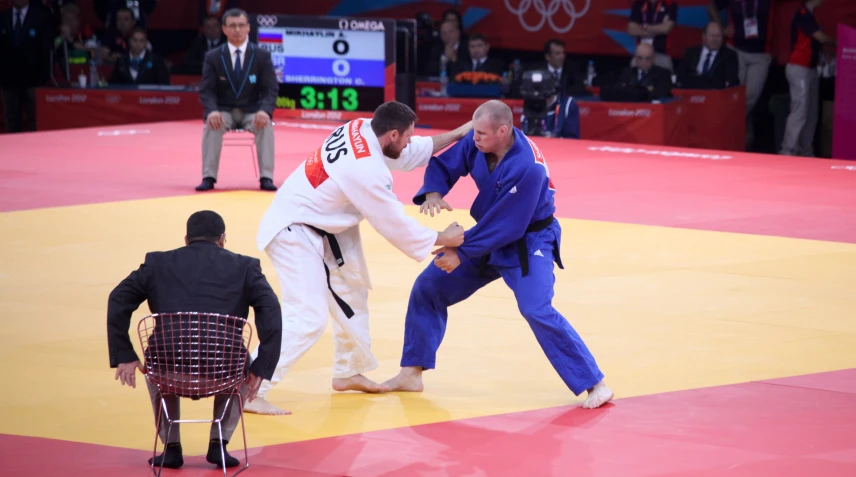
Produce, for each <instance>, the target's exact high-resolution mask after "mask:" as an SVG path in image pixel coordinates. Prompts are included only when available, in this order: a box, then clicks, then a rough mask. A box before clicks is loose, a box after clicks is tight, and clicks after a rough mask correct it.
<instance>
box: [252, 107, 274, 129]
mask: <svg viewBox="0 0 856 477" xmlns="http://www.w3.org/2000/svg"><path fill="white" fill-rule="evenodd" d="M268 124H270V116H268V113H266V112H264V111H258V112H257V113H256V116H255V117H254V118H253V127H254V128H256V129H257V130H258V129H264V128H266V127H267V126H268Z"/></svg>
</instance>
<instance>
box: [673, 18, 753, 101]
mask: <svg viewBox="0 0 856 477" xmlns="http://www.w3.org/2000/svg"><path fill="white" fill-rule="evenodd" d="M701 39H702V44H701V45H698V46H691V47H689V48H687V51H686V52H685V53H684V59H683V60H682V61H681V65H680V67H678V74H677V76H678V83H679V84H681V86H682V87H684V88H702V89H718V88H727V87H729V86H735V85H738V84H740V78H739V76H738V72H739V68H740V66H739V60H738V59H737V53H736V52H735V51H734V50H732V49H731V48H725V47H724V45H723V42H722V40H723V36H722V25H720V24H719V23H716V22H710V23H708V24H707V26H706V27H705V29H704V32H703V33H702V35H701Z"/></svg>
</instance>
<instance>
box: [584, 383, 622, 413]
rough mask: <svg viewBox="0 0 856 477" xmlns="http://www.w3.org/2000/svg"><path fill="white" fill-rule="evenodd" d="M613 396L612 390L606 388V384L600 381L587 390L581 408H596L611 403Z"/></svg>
mask: <svg viewBox="0 0 856 477" xmlns="http://www.w3.org/2000/svg"><path fill="white" fill-rule="evenodd" d="M614 395H615V394H614V393H613V392H612V389H609V388H608V387H606V384H605V383H604V382H603V381H601V382H599V383H597V384H595V385H594V387H593V388H591V389H589V390H588V397H586V400H585V401H584V402H583V407H584V408H585V409H595V408H598V407H600V406H603V405H604V404H606V403H608V402H609V401H611V400H612V397H613V396H614Z"/></svg>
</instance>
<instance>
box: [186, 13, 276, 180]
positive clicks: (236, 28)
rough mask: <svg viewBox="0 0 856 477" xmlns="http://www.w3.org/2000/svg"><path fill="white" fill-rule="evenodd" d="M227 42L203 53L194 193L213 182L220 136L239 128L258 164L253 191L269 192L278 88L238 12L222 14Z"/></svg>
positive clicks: (270, 64)
mask: <svg viewBox="0 0 856 477" xmlns="http://www.w3.org/2000/svg"><path fill="white" fill-rule="evenodd" d="M223 33H224V34H225V35H226V38H227V39H228V42H226V43H225V44H223V45H221V46H220V47H218V48H214V49H212V50H209V51H208V53H206V54H205V61H204V63H203V65H202V82H201V83H200V85H199V100H200V102H202V106H203V107H204V108H205V129H204V130H203V133H202V183H201V184H199V186H197V187H196V190H198V191H204V190H211V189H213V188H214V183H216V182H217V170H218V169H219V167H220V151H221V150H222V149H223V134H225V133H226V131H227V130H229V129H232V128H236V127H240V128H243V129H246V130H248V131H251V132H252V133H253V135H254V136H255V140H256V151H258V159H259V176H260V180H259V186H260V188H261V189H262V190H270V191H275V190H276V186H274V184H273V161H274V150H273V126H272V124H271V117H272V116H273V108H274V107H275V105H276V95H277V93H278V92H279V84H278V83H277V82H276V72H275V71H274V67H273V61H271V58H270V53H269V52H267V51H266V50H263V49H261V48H258V47H256V46H255V45H253V44H252V43H250V42H249V39H248V36H249V33H250V22H249V17H248V16H247V13H246V12H244V11H243V10H238V9H232V10H228V11H226V13H225V14H223Z"/></svg>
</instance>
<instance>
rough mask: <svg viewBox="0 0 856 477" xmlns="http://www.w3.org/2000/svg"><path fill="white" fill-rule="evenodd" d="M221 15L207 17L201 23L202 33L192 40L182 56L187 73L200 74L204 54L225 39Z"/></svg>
mask: <svg viewBox="0 0 856 477" xmlns="http://www.w3.org/2000/svg"><path fill="white" fill-rule="evenodd" d="M220 18H221V17H213V16H211V17H208V18H206V19H205V22H204V23H203V24H202V34H201V35H200V36H198V37H197V38H196V39H195V40H193V44H192V45H191V46H190V49H189V50H188V51H187V54H186V55H185V56H184V64H183V65H182V66H183V67H184V69H185V70H186V71H187V73H188V74H194V75H201V74H202V62H203V61H204V60H205V54H206V53H207V52H208V51H209V50H212V49H214V48H216V47H218V46H220V45H222V44H223V42H224V41H226V37H225V36H223V30H222V28H221V27H220Z"/></svg>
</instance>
